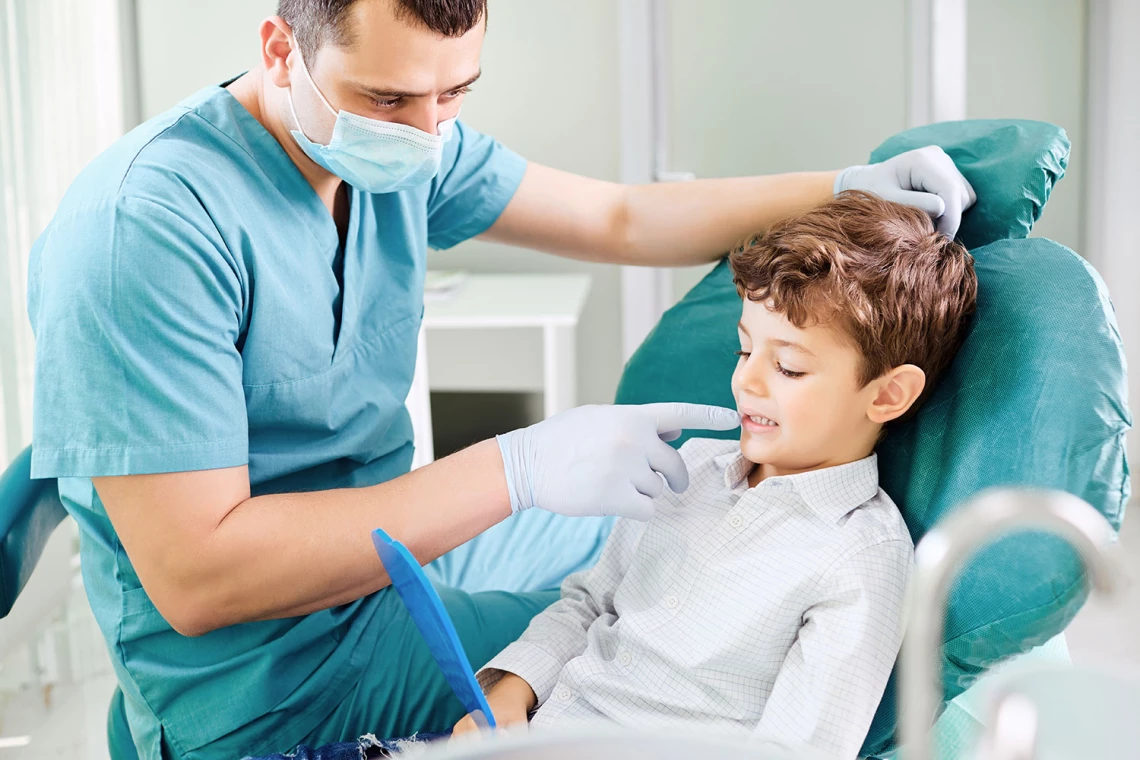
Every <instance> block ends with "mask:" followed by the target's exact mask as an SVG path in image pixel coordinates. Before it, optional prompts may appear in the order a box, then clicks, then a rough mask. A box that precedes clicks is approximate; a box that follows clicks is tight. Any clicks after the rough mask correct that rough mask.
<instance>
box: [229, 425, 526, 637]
mask: <svg viewBox="0 0 1140 760" xmlns="http://www.w3.org/2000/svg"><path fill="white" fill-rule="evenodd" d="M510 514H511V504H510V497H509V496H508V493H507V488H506V481H505V479H504V476H503V465H502V458H501V457H500V455H499V449H498V446H497V445H496V443H495V441H493V440H491V441H484V442H482V443H479V444H476V445H475V446H473V447H471V448H469V449H466V450H464V451H461V452H458V453H457V454H454V455H452V456H450V457H447V458H445V459H441V460H439V461H437V462H433V463H432V464H430V465H428V466H426V467H423V468H421V469H418V470H414V471H412V472H410V473H408V474H407V475H404V476H401V477H399V478H396V479H394V480H390V481H388V482H386V483H381V484H379V485H375V486H371V487H369V488H353V489H340V490H335V491H324V492H316V493H309V494H304V493H302V494H281V495H274V496H260V497H256V498H253V499H250V500H249V501H248V502H246V503H245V504H243V505H242V506H240V507H239V508H238V509H235V510H234V512H233V513H231V514H230V516H229V517H227V519H226V521H225V522H228V523H229V525H226V524H225V523H223V525H222V526H219V527H220V528H222V529H224V530H229V531H231V535H232V537H233V543H232V548H233V553H232V555H231V564H230V567H231V568H232V569H237V567H236V566H243V567H244V568H245V570H246V571H247V572H248V574H247V575H245V578H244V580H243V581H242V582H241V583H240V585H238V586H236V587H235V588H233V589H231V591H232V593H231V594H227V595H225V596H226V597H228V598H224V599H219V600H218V601H219V602H221V604H220V608H221V609H224V610H229V614H228V617H229V618H230V619H231V620H232V621H233V622H240V621H244V620H258V619H272V618H281V617H292V616H296V615H305V614H308V613H310V612H315V611H317V610H323V609H327V608H329V607H333V606H336V605H340V604H347V603H349V602H352V601H355V600H356V599H359V598H361V597H363V596H366V595H368V594H371V593H373V592H375V591H377V590H379V589H381V588H383V587H384V586H387V585H388V584H389V582H390V581H389V579H388V577H387V575H386V574H385V573H384V570H383V566H382V565H381V563H380V560H379V558H378V557H377V556H376V550H375V549H374V548H373V546H372V539H371V532H372V530H373V529H374V528H383V529H384V531H385V532H387V533H388V534H389V535H390V536H392V537H393V538H395V539H396V540H398V541H400V542H401V543H403V544H404V545H405V546H407V547H408V549H409V550H410V551H411V552H412V554H413V555H415V557H416V559H418V560H419V561H420V563H421V564H426V563H428V562H431V561H432V560H434V559H436V558H437V557H439V556H441V555H443V554H445V553H447V552H448V551H450V550H452V549H454V548H455V547H457V546H459V545H460V544H463V543H465V542H467V541H469V540H471V539H472V538H474V537H475V536H477V535H479V534H480V533H482V532H483V531H485V530H487V529H488V528H490V527H492V526H493V525H496V524H498V523H499V522H501V521H502V520H503V519H505V518H506V517H509V516H510ZM334 515H335V517H333V516H334ZM334 522H335V523H337V524H335V525H334V524H332V523H334ZM267 524H276V525H278V526H281V528H285V526H289V528H288V530H289V531H290V533H292V534H293V535H294V536H295V538H296V539H299V540H298V541H297V544H298V545H296V546H295V547H294V548H292V549H289V548H286V547H284V546H282V545H281V544H278V543H276V542H272V541H268V542H262V543H261V544H260V547H259V546H258V542H257V539H256V538H254V536H255V535H257V534H259V533H261V534H263V533H264V532H265V530H266V525H267ZM306 536H308V537H309V539H308V540H309V541H312V542H313V543H314V544H315V543H317V541H318V539H320V541H319V543H320V544H321V548H320V550H319V551H316V549H317V546H313V547H312V548H313V549H314V551H311V552H310V551H309V549H308V548H306V547H305V544H306ZM258 548H260V549H261V551H260V552H258V553H260V554H262V558H261V560H260V561H258V562H254V561H251V558H250V557H249V556H248V555H247V554H246V552H248V551H250V550H254V551H257V549H258ZM262 563H265V564H262ZM306 565H307V567H306ZM259 586H260V587H261V590H262V591H263V593H264V596H263V597H262V598H261V599H258V598H257V591H258V587H259ZM282 588H287V589H289V593H288V594H287V595H282V596H280V597H279V598H278V599H276V600H274V599H273V596H272V594H273V591H274V590H275V589H282ZM251 593H252V596H253V597H254V598H252V599H251V598H250V596H251ZM223 624H228V621H223Z"/></svg>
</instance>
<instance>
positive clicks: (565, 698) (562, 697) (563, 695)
mask: <svg viewBox="0 0 1140 760" xmlns="http://www.w3.org/2000/svg"><path fill="white" fill-rule="evenodd" d="M573 696H574V692H572V691H570V689H569V688H568V687H566V686H559V687H558V690H557V691H555V692H554V698H555V699H557V700H558V701H559V702H569V701H570V698H571V697H573Z"/></svg>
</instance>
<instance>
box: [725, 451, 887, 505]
mask: <svg viewBox="0 0 1140 760" xmlns="http://www.w3.org/2000/svg"><path fill="white" fill-rule="evenodd" d="M715 461H716V464H717V466H718V467H721V468H723V469H724V485H725V487H726V488H728V489H729V490H730V491H740V492H743V491H745V490H747V489H748V482H747V477H748V473H750V472H751V471H752V468H753V466H754V465H753V463H752V462H750V461H748V460H747V459H745V458H744V455H743V454H742V453H741V452H740V451H739V450H737V451H734V452H729V453H727V454H722V455H721V456H719V457H717V458H716V460H715ZM757 488H768V489H779V490H785V489H787V490H792V491H795V493H796V494H797V495H798V496H799V497H800V498H801V499H803V501H804V503H805V504H807V505H808V507H809V508H810V509H812V510H813V511H815V512H816V513H818V514H819V515H820V516H822V517H825V518H828V519H832V520H839V519H841V518H843V517H845V516H847V515H848V514H850V513H851V511H852V510H854V509H855V508H857V507H859V506H862V505H863V504H865V503H866V502H868V501H870V500H871V498H872V497H874V496H875V494H877V493H878V492H879V455H878V454H871V455H870V456H868V457H865V458H863V459H859V460H857V461H854V462H848V463H847V464H841V465H838V466H835V467H824V468H823V469H820V470H812V471H810V472H801V473H799V474H797V475H779V476H776V477H771V478H768V479H766V480H765V481H763V482H762V483H761V484H760V485H759V486H757Z"/></svg>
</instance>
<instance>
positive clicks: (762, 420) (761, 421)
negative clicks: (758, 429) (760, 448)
mask: <svg viewBox="0 0 1140 760" xmlns="http://www.w3.org/2000/svg"><path fill="white" fill-rule="evenodd" d="M749 419H750V420H752V421H753V422H755V423H756V424H757V425H768V426H775V424H776V423H775V422H773V421H772V420H770V419H768V418H767V417H756V416H751V417H749Z"/></svg>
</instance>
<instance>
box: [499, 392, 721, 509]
mask: <svg viewBox="0 0 1140 760" xmlns="http://www.w3.org/2000/svg"><path fill="white" fill-rule="evenodd" d="M739 425H740V415H739V414H738V413H737V412H735V411H734V410H732V409H724V408H722V407H717V406H704V405H701V404H679V403H678V404H645V405H643V406H581V407H578V408H576V409H570V410H568V411H565V412H562V413H561V414H557V415H555V416H553V417H551V418H550V419H547V420H543V421H542V422H539V423H537V424H535V425H531V426H530V427H528V428H523V429H522V430H515V431H513V432H510V433H506V434H504V435H500V436H498V442H499V451H500V452H501V453H502V455H503V466H504V468H505V469H506V474H507V488H508V489H509V490H510V494H511V511H512V512H519V511H521V510H524V509H529V508H531V507H541V508H542V509H545V510H548V511H550V512H557V513H558V514H562V515H570V516H574V517H585V516H589V515H619V516H621V517H631V518H633V519H635V520H648V519H650V518H651V517H653V512H654V507H653V499H654V498H655V497H657V496H660V495H661V493H662V491H664V488H665V486H664V484H663V483H662V482H661V477H662V476H664V478H665V480H666V481H667V482H668V484H669V488H671V489H672V490H673V491H674V492H676V493H680V492H682V491H684V490H685V489H687V488H688V487H689V471H688V470H687V469H686V468H685V462H684V461H683V460H682V459H681V455H680V454H678V453H677V451H676V450H675V449H674V448H673V447H672V446H669V445H668V444H667V443H666V441H672V440H674V439H676V438H677V437H678V436H680V435H681V431H682V430H686V429H697V430H732V429H733V428H735V427H737V426H739ZM658 473H660V475H658Z"/></svg>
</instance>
